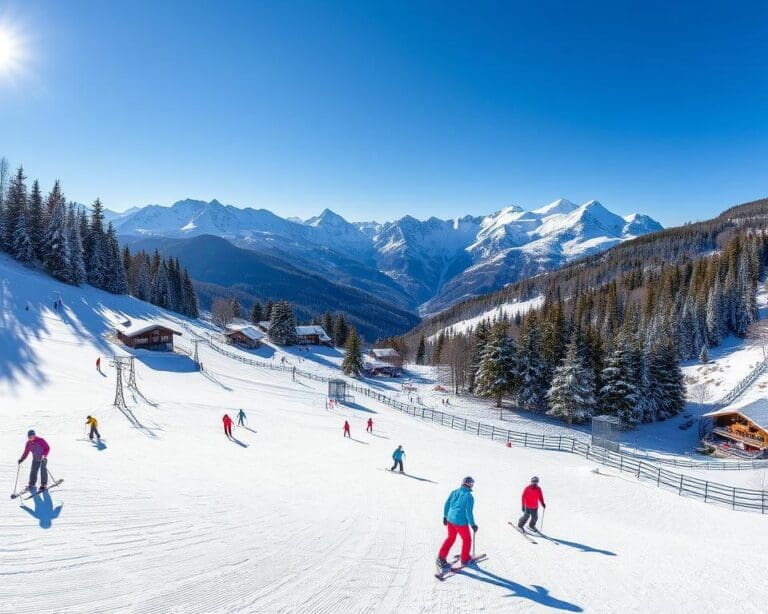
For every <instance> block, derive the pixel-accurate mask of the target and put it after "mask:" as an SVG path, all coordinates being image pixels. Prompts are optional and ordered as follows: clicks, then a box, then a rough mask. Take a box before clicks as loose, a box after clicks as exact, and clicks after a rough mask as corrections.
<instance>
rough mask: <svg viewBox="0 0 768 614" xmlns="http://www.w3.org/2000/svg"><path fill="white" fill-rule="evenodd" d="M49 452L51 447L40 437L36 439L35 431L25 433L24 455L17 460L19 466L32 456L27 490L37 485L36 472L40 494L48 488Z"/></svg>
mask: <svg viewBox="0 0 768 614" xmlns="http://www.w3.org/2000/svg"><path fill="white" fill-rule="evenodd" d="M50 451H51V446H49V445H48V442H47V441H46V440H45V439H43V438H42V437H38V436H37V435H36V434H35V431H33V430H30V431H29V432H27V445H26V446H24V454H22V455H21V458H20V459H19V465H21V463H23V462H24V459H26V458H27V456H29V455H30V454H31V455H32V468H31V469H30V471H29V488H30V489H32V488H34V487H35V486H36V485H37V472H38V471H40V492H42V491H44V490H45V489H46V488H47V486H48V469H47V463H48V453H49V452H50Z"/></svg>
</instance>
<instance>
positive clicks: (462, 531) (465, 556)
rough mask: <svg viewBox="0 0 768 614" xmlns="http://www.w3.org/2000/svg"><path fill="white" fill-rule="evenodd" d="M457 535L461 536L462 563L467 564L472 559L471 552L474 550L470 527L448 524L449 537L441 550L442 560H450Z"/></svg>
mask: <svg viewBox="0 0 768 614" xmlns="http://www.w3.org/2000/svg"><path fill="white" fill-rule="evenodd" d="M456 535H461V562H462V563H466V562H467V561H468V560H469V559H470V555H469V552H470V550H471V548H472V535H471V534H470V532H469V525H466V524H464V525H457V524H453V523H452V522H449V523H448V537H446V538H445V541H444V542H443V546H442V547H441V548H440V558H441V559H445V558H448V553H449V552H450V551H451V547H452V546H453V542H455V541H456Z"/></svg>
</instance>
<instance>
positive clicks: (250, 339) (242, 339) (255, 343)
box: [224, 326, 264, 350]
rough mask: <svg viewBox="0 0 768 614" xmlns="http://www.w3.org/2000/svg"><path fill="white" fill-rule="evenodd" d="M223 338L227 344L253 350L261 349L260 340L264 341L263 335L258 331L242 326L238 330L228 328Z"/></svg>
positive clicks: (251, 327)
mask: <svg viewBox="0 0 768 614" xmlns="http://www.w3.org/2000/svg"><path fill="white" fill-rule="evenodd" d="M224 337H225V338H226V340H227V343H232V344H234V345H240V346H242V347H245V348H248V349H250V350H253V349H255V348H258V347H261V340H262V339H264V333H262V332H261V331H260V330H256V328H254V327H253V326H242V327H238V328H235V327H230V328H229V330H227V332H226V333H224Z"/></svg>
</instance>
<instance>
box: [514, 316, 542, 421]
mask: <svg viewBox="0 0 768 614" xmlns="http://www.w3.org/2000/svg"><path fill="white" fill-rule="evenodd" d="M538 326H539V323H538V318H537V317H536V313H535V312H531V313H530V314H529V315H528V317H527V318H526V319H525V320H524V321H523V328H522V332H521V334H520V339H519V341H518V348H519V349H518V353H517V373H518V376H519V378H520V382H519V388H518V390H517V403H518V405H519V406H520V407H522V408H524V409H529V410H532V411H542V410H543V409H544V408H545V396H544V395H545V394H546V392H547V389H548V385H547V381H546V373H545V368H544V360H543V358H542V355H541V334H540V333H539V328H538Z"/></svg>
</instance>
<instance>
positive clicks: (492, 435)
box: [491, 424, 496, 440]
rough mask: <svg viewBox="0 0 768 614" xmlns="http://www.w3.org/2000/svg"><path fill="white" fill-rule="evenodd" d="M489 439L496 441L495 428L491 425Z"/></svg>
mask: <svg viewBox="0 0 768 614" xmlns="http://www.w3.org/2000/svg"><path fill="white" fill-rule="evenodd" d="M491 439H492V440H493V439H496V427H495V426H494V425H493V424H492V425H491Z"/></svg>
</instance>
